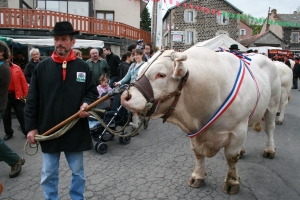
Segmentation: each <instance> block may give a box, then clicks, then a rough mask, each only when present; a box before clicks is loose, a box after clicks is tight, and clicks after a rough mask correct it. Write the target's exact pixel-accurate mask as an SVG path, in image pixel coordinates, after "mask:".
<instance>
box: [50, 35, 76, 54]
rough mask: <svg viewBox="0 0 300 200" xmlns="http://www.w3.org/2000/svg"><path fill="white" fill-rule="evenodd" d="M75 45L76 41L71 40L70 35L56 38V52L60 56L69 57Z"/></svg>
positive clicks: (56, 36)
mask: <svg viewBox="0 0 300 200" xmlns="http://www.w3.org/2000/svg"><path fill="white" fill-rule="evenodd" d="M74 44H75V39H73V40H70V36H69V35H55V36H54V45H55V51H56V53H57V54H58V55H60V56H65V55H67V54H68V53H69V52H70V50H71V48H72V46H73V45H74Z"/></svg>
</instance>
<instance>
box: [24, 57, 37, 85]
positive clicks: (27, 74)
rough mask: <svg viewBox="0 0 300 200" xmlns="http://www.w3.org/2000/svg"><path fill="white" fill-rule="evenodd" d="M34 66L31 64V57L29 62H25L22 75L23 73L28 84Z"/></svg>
mask: <svg viewBox="0 0 300 200" xmlns="http://www.w3.org/2000/svg"><path fill="white" fill-rule="evenodd" d="M34 68H35V65H34V64H33V58H31V60H30V61H29V63H27V65H26V66H25V70H24V75H25V78H26V81H27V83H28V84H30V80H31V77H32V74H33V70H34Z"/></svg>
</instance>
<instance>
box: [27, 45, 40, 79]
mask: <svg viewBox="0 0 300 200" xmlns="http://www.w3.org/2000/svg"><path fill="white" fill-rule="evenodd" d="M29 54H30V55H31V60H30V61H29V63H28V64H27V65H26V67H25V71H24V75H25V78H26V81H27V83H28V84H30V80H31V77H32V74H33V70H34V68H35V67H36V66H37V65H38V64H39V62H41V59H40V56H41V54H40V50H39V49H35V48H33V49H31V50H30V52H29Z"/></svg>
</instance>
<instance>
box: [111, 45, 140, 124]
mask: <svg viewBox="0 0 300 200" xmlns="http://www.w3.org/2000/svg"><path fill="white" fill-rule="evenodd" d="M143 55H144V52H143V50H141V49H136V50H135V53H134V59H135V62H134V63H132V64H131V65H130V67H129V69H128V72H127V74H126V75H125V77H124V78H122V80H120V81H119V82H115V83H114V86H117V85H122V84H124V83H127V82H128V81H129V80H130V83H131V82H133V81H134V80H135V79H136V78H137V76H138V72H139V69H140V68H141V66H142V65H143V64H144V63H145V62H144V61H143ZM140 121H141V120H140V119H139V116H138V113H132V127H133V128H138V126H139V123H140Z"/></svg>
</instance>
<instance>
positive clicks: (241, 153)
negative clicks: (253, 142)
mask: <svg viewBox="0 0 300 200" xmlns="http://www.w3.org/2000/svg"><path fill="white" fill-rule="evenodd" d="M244 153H245V150H243V151H240V157H239V159H242V158H243V155H244Z"/></svg>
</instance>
